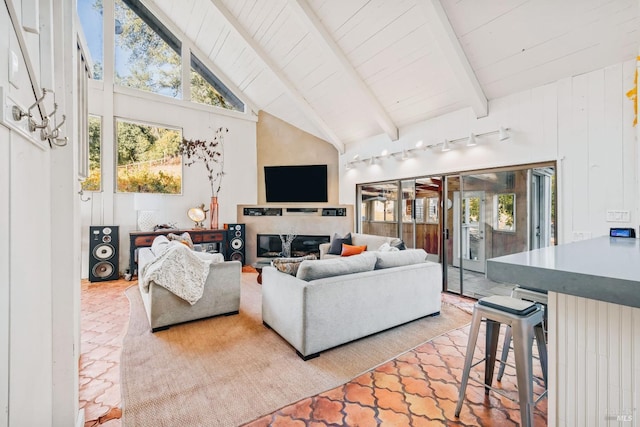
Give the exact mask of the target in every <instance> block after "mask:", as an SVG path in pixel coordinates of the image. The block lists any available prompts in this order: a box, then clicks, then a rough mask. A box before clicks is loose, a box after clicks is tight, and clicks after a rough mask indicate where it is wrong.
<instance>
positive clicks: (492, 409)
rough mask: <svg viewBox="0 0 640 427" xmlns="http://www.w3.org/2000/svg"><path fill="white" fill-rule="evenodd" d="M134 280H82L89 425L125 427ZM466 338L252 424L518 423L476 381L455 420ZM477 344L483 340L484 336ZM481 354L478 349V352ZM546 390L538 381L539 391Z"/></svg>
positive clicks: (421, 350) (83, 390)
mask: <svg viewBox="0 0 640 427" xmlns="http://www.w3.org/2000/svg"><path fill="white" fill-rule="evenodd" d="M243 275H255V273H243ZM136 283H137V282H127V281H124V280H118V281H112V282H102V283H89V282H83V283H82V325H81V330H82V335H81V340H82V348H81V353H82V354H81V357H80V407H83V408H84V409H85V419H86V422H85V427H94V426H98V425H101V426H107V427H120V426H121V421H120V416H121V411H120V386H119V379H120V373H119V368H118V365H119V360H120V349H121V346H122V338H123V336H124V334H125V332H126V327H127V324H128V319H129V301H128V299H127V297H126V296H125V295H124V290H125V289H126V288H128V287H129V286H132V285H135V284H136ZM443 302H444V303H448V304H452V305H455V306H457V307H459V308H461V309H463V310H465V311H468V312H471V310H473V304H474V302H475V301H474V300H470V299H467V298H462V297H458V296H456V295H451V294H444V295H443ZM467 337H468V327H464V328H461V329H457V330H454V331H450V332H447V333H446V334H444V335H441V336H439V337H437V338H435V339H433V340H431V341H430V342H428V343H425V344H423V345H421V346H419V347H418V348H416V349H414V350H411V351H409V352H407V353H405V354H403V355H401V356H399V357H398V358H396V359H394V360H392V361H390V362H387V363H385V364H383V365H381V366H379V367H378V368H376V369H374V370H372V371H370V372H368V373H365V374H363V375H361V376H359V377H357V378H355V379H354V380H352V381H350V382H349V383H347V384H344V385H342V386H340V387H337V388H335V389H333V390H329V391H327V392H325V393H321V394H319V395H317V396H313V397H310V398H307V399H303V400H301V401H299V402H295V403H292V404H291V405H289V406H287V407H284V408H282V409H280V410H278V411H276V412H274V413H272V414H268V415H265V416H264V417H261V418H260V419H258V420H255V421H253V422H251V423H248V424H246V427H262V426H274V427H276V426H314V427H315V426H412V427H418V426H433V425H464V426H516V425H518V423H519V421H520V412H519V410H518V405H517V403H513V402H512V401H510V400H508V399H507V398H505V397H502V396H500V395H497V394H495V393H491V394H489V395H485V394H484V391H483V388H482V387H481V386H479V385H476V384H475V383H473V382H470V383H469V386H468V387H467V393H466V399H465V403H464V405H463V407H462V413H461V415H460V418H455V416H454V410H455V405H456V402H457V395H458V385H459V384H460V377H461V374H462V367H463V364H464V355H465V352H466V346H467ZM478 342H479V343H484V337H483V336H482V334H481V336H480V337H479V338H478ZM482 351H483V348H482V346H481V345H480V346H478V348H477V349H476V357H478V358H480V357H481V353H482ZM538 366H539V365H538V364H537V363H534V367H535V368H536V372H535V374H536V375H538V376H540V369H539V367H538ZM483 369H484V368H483V365H482V364H480V365H479V366H478V367H476V368H475V372H473V375H475V377H476V378H480V377H481V375H482V372H483ZM515 382H516V381H515V373H514V371H513V369H512V368H509V367H508V368H507V369H506V371H505V376H504V377H503V379H502V382H501V383H497V384H499V386H500V387H501V388H503V389H504V390H505V391H507V392H509V393H511V395H512V396H513V395H515V393H516V390H517V389H516V386H515ZM494 385H496V384H494ZM542 389H543V388H542V386H541V383H540V381H537V383H536V385H535V389H534V392H536V393H540V392H542ZM546 412H547V400H546V398H543V399H541V400H540V402H539V403H538V404H537V405H536V408H535V425H536V426H546V425H547V420H546Z"/></svg>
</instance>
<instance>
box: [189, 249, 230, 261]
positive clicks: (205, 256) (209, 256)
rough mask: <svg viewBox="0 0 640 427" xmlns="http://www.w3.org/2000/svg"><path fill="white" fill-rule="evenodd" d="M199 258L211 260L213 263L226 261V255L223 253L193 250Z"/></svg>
mask: <svg viewBox="0 0 640 427" xmlns="http://www.w3.org/2000/svg"><path fill="white" fill-rule="evenodd" d="M193 253H194V254H196V256H197V257H198V258H200V259H201V260H203V261H211V263H216V262H224V255H222V254H221V253H215V254H210V253H209V252H198V251H193Z"/></svg>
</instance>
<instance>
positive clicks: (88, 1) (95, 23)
mask: <svg viewBox="0 0 640 427" xmlns="http://www.w3.org/2000/svg"><path fill="white" fill-rule="evenodd" d="M78 16H79V17H80V23H81V24H82V30H83V32H84V36H85V39H86V42H87V44H88V45H89V46H88V47H89V54H90V55H91V61H92V64H93V78H94V79H97V80H102V64H103V63H104V52H103V42H102V34H103V31H102V27H103V19H102V3H97V2H96V0H78Z"/></svg>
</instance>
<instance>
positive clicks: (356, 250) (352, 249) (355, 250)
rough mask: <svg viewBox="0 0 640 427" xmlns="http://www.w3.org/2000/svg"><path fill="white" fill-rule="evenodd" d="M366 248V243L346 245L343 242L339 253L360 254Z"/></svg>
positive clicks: (345, 254)
mask: <svg viewBox="0 0 640 427" xmlns="http://www.w3.org/2000/svg"><path fill="white" fill-rule="evenodd" d="M366 250H367V245H363V246H355V245H347V244H346V243H343V244H342V252H340V255H341V256H351V255H360V254H361V253H362V252H364V251H366Z"/></svg>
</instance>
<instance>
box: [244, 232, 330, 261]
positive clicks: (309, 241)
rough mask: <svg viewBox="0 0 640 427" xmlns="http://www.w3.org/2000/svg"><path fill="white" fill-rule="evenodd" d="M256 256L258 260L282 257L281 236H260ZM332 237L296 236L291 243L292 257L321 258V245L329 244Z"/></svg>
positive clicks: (258, 236)
mask: <svg viewBox="0 0 640 427" xmlns="http://www.w3.org/2000/svg"><path fill="white" fill-rule="evenodd" d="M257 240H258V244H257V245H256V247H257V253H256V255H257V256H258V258H276V257H281V256H282V240H280V235H279V234H258V235H257ZM330 240H331V236H312V235H302V236H296V238H295V239H293V242H292V243H291V256H293V257H300V256H305V255H309V254H314V255H316V256H317V257H320V244H321V243H329V241H330Z"/></svg>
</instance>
